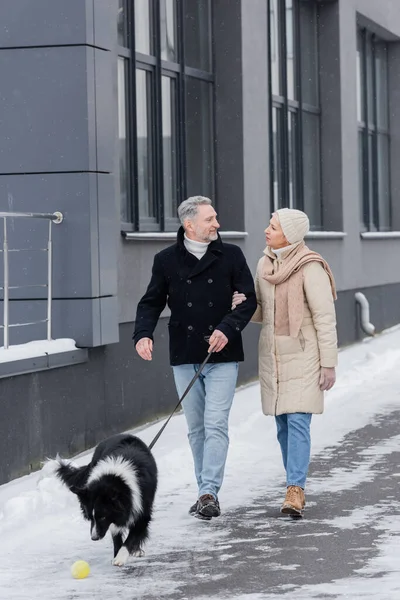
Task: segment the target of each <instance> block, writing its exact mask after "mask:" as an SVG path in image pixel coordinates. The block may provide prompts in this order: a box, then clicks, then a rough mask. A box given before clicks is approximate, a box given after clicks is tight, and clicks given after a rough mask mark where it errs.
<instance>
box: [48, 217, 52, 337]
mask: <svg viewBox="0 0 400 600" xmlns="http://www.w3.org/2000/svg"><path fill="white" fill-rule="evenodd" d="M51 233H52V221H49V239H48V242H47V340H48V341H49V342H50V341H51V325H52V323H51V311H52V300H53V241H52V238H51Z"/></svg>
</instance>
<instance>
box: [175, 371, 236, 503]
mask: <svg viewBox="0 0 400 600" xmlns="http://www.w3.org/2000/svg"><path fill="white" fill-rule="evenodd" d="M199 367H200V365H179V366H176V367H173V371H174V378H175V385H176V389H177V392H178V395H179V396H182V394H183V393H184V391H185V389H186V387H187V386H188V384H189V383H190V381H191V379H192V378H193V376H194V374H195V373H196V372H197V371H198V370H199ZM237 374H238V363H236V362H228V363H217V364H206V366H205V367H204V369H203V371H202V373H201V375H200V376H199V378H198V379H197V380H196V382H195V384H194V385H193V387H192V389H191V390H190V392H189V394H188V395H187V396H186V398H185V399H184V401H183V403H182V406H183V412H184V414H185V417H186V421H187V424H188V438H189V443H190V447H191V449H192V454H193V462H194V470H195V475H196V479H197V485H198V488H199V496H202V495H203V494H212V495H213V496H214V498H217V497H218V492H219V490H220V488H221V485H222V480H223V477H224V470H225V462H226V457H227V454H228V446H229V436H228V420H229V413H230V410H231V406H232V401H233V397H234V395H235V388H236V381H237Z"/></svg>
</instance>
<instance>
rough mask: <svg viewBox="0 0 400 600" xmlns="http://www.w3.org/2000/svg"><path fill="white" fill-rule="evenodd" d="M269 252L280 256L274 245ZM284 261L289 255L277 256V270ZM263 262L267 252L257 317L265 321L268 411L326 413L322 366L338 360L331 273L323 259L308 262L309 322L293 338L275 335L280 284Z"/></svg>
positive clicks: (262, 369)
mask: <svg viewBox="0 0 400 600" xmlns="http://www.w3.org/2000/svg"><path fill="white" fill-rule="evenodd" d="M266 253H268V255H269V256H274V255H273V254H272V253H271V252H270V251H269V250H267V251H266ZM282 260H283V261H284V260H285V259H284V254H283V256H281V258H276V259H275V260H274V272H277V269H279V265H280V264H281V263H282ZM263 267H264V256H263V257H262V258H261V259H260V260H259V263H258V266H257V274H256V280H255V284H256V294H257V303H258V307H257V310H256V312H255V313H254V315H253V318H252V321H253V322H256V323H261V325H262V327H261V333H260V340H259V348H258V352H259V378H260V386H261V402H262V409H263V412H264V414H266V415H282V414H285V413H295V412H305V413H322V412H323V409H324V393H323V392H321V390H320V389H319V378H320V369H321V367H335V366H336V364H337V335H336V315H335V307H334V300H333V296H332V288H331V284H330V280H329V276H328V274H327V273H326V271H325V270H324V268H323V266H322V264H321V263H319V262H316V261H313V262H310V263H308V264H306V265H305V266H304V267H303V273H304V279H303V281H304V286H303V289H304V315H303V322H302V325H301V328H300V333H299V335H298V337H297V338H292V337H290V336H286V335H275V326H274V317H275V286H274V285H273V284H271V283H269V282H268V281H266V280H265V279H264V278H263V277H262V273H263Z"/></svg>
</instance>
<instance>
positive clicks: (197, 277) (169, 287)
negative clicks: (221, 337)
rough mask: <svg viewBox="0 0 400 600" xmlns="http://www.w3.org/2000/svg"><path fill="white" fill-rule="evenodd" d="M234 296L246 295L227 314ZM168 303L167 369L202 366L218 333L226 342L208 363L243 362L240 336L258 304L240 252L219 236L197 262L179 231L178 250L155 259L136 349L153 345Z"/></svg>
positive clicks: (137, 325)
mask: <svg viewBox="0 0 400 600" xmlns="http://www.w3.org/2000/svg"><path fill="white" fill-rule="evenodd" d="M234 291H238V292H242V293H243V294H246V297H247V300H246V301H245V302H243V303H242V304H239V306H237V308H236V309H235V310H231V305H232V294H233V292H234ZM167 303H168V306H169V308H170V309H171V318H170V321H169V324H168V327H169V340H170V342H169V348H170V361H171V365H182V364H198V363H201V362H203V360H204V358H205V357H206V355H207V349H208V339H209V337H210V335H211V334H212V332H213V331H214V329H219V330H220V331H222V333H224V334H225V335H226V337H227V338H228V340H229V341H228V344H227V345H226V346H225V348H224V349H223V350H222V351H221V352H215V353H213V354H212V356H211V358H210V360H209V362H214V363H219V362H236V361H242V360H243V358H244V356H243V345H242V336H241V331H242V330H243V329H244V328H245V327H246V325H247V323H248V322H249V321H250V319H251V317H252V316H253V314H254V311H255V310H256V306H257V301H256V295H255V291H254V282H253V277H252V275H251V273H250V270H249V267H248V266H247V263H246V259H245V257H244V255H243V252H242V250H241V249H240V248H239V247H238V246H235V245H233V244H225V243H223V242H222V240H221V238H220V237H219V236H218V239H217V240H216V241H215V242H211V243H210V244H209V246H208V249H207V252H206V254H205V255H204V256H203V257H202V258H201V260H199V259H198V258H196V257H195V256H193V254H190V252H188V251H187V250H186V248H185V245H184V230H183V227H181V228H180V229H179V231H178V237H177V242H176V244H174V245H173V246H170V247H169V248H166V249H165V250H162V251H161V252H159V253H158V254H156V256H155V257H154V264H153V272H152V277H151V281H150V283H149V286H148V288H147V291H146V293H145V295H144V296H143V298H142V299H141V300H140V302H139V304H138V308H137V314H136V322H135V332H134V335H133V340H134V343H135V345H136V344H137V342H138V341H139V340H140V339H141V338H144V337H148V338H151V339H153V332H154V329H155V327H156V325H157V321H158V318H159V316H160V314H161V312H162V311H163V309H164V308H165V305H166V304H167Z"/></svg>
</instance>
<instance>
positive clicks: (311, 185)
mask: <svg viewBox="0 0 400 600" xmlns="http://www.w3.org/2000/svg"><path fill="white" fill-rule="evenodd" d="M317 19H318V14H317V5H316V3H315V2H314V1H310V0H307V1H305V0H269V40H270V47H269V64H270V108H271V114H270V117H271V118H270V124H271V130H270V139H271V151H270V155H271V198H272V206H273V209H274V210H276V209H278V208H282V207H284V206H288V207H291V208H298V209H300V210H304V211H305V212H306V213H307V214H308V216H309V218H310V222H311V226H312V228H313V229H321V228H322V215H321V212H322V211H321V173H320V106H319V91H318V38H317V24H318V21H317Z"/></svg>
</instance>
